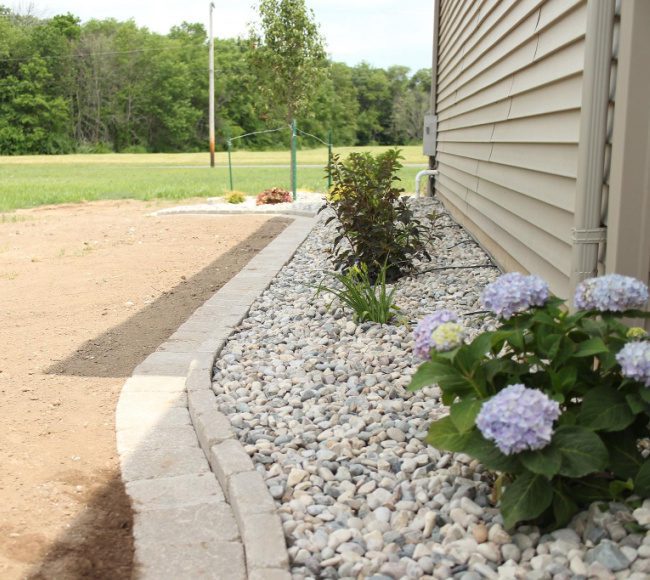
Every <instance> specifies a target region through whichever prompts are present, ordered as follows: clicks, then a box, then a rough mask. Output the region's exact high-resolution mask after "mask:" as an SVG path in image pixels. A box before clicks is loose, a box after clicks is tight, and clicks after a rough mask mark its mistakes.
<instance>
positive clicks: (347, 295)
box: [317, 264, 399, 324]
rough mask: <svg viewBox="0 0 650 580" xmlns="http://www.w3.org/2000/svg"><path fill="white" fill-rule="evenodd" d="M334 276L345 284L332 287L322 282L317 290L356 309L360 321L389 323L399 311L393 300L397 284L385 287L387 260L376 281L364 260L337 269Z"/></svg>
mask: <svg viewBox="0 0 650 580" xmlns="http://www.w3.org/2000/svg"><path fill="white" fill-rule="evenodd" d="M332 276H333V277H334V279H335V280H336V281H337V282H339V283H340V284H341V286H342V288H332V287H330V286H325V285H324V284H323V283H322V282H321V284H320V285H319V286H318V288H317V290H318V293H321V292H323V291H325V292H329V293H330V294H333V295H334V297H335V298H338V299H339V301H340V302H341V303H342V304H343V305H344V306H347V307H348V308H350V309H351V310H352V311H353V312H354V317H355V320H356V321H357V322H366V321H371V322H378V323H380V324H386V323H387V322H390V320H391V319H392V318H393V317H394V316H395V315H396V314H397V313H398V312H399V308H398V307H397V306H396V305H395V304H394V296H395V288H393V289H392V290H390V291H388V289H387V287H386V265H385V264H384V265H383V266H382V267H381V268H380V269H379V273H378V275H377V277H376V279H375V281H374V282H373V281H371V279H370V275H369V273H368V268H367V267H366V265H365V264H360V265H355V266H353V267H352V268H349V269H348V270H347V272H345V273H334V274H332Z"/></svg>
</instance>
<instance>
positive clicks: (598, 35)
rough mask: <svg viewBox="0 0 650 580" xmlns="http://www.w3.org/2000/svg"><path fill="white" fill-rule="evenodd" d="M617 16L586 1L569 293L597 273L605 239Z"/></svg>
mask: <svg viewBox="0 0 650 580" xmlns="http://www.w3.org/2000/svg"><path fill="white" fill-rule="evenodd" d="M614 12H615V0H588V4H587V30H586V36H585V65H584V73H583V94H582V113H581V115H580V140H579V145H578V174H577V180H576V198H575V215H574V228H573V232H572V249H571V278H570V287H569V291H570V295H573V293H574V291H575V288H576V286H577V285H578V283H580V282H581V281H582V280H584V279H586V278H591V277H593V276H595V275H596V274H597V272H598V249H599V246H600V244H603V243H605V241H606V240H607V229H606V228H605V227H603V225H602V202H603V185H604V176H605V148H606V145H607V109H608V107H609V91H610V69H611V63H612V36H613V29H614Z"/></svg>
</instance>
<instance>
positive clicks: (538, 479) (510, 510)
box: [501, 473, 553, 529]
mask: <svg viewBox="0 0 650 580" xmlns="http://www.w3.org/2000/svg"><path fill="white" fill-rule="evenodd" d="M552 501H553V488H552V487H551V486H550V485H549V483H548V480H547V479H546V478H545V477H544V476H542V475H537V474H534V473H524V474H523V475H520V476H519V477H517V479H515V481H514V482H513V483H512V484H510V485H509V486H508V487H507V488H506V491H505V493H504V494H503V497H502V498H501V513H502V514H503V523H504V525H505V527H506V529H511V528H513V527H514V526H515V524H516V523H518V522H522V521H526V520H532V519H534V518H536V517H537V516H539V515H541V514H542V513H543V512H544V510H546V509H547V508H548V507H549V506H550V505H551V502H552Z"/></svg>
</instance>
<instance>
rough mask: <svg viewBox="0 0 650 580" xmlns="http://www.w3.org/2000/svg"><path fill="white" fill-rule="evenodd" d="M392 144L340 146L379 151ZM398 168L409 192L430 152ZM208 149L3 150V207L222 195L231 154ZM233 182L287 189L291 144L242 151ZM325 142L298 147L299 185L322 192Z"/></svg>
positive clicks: (244, 187) (414, 152) (414, 149)
mask: <svg viewBox="0 0 650 580" xmlns="http://www.w3.org/2000/svg"><path fill="white" fill-rule="evenodd" d="M386 149H388V147H356V148H352V147H340V148H336V149H335V150H334V152H335V153H338V154H340V155H341V156H342V157H345V156H346V155H347V154H349V153H350V152H351V151H371V152H373V153H378V152H381V151H384V150H386ZM401 149H402V153H403V155H404V157H405V159H404V161H403V163H405V164H407V165H409V167H404V168H403V169H402V171H401V173H400V177H401V179H402V181H403V186H404V187H405V189H406V190H407V191H412V190H413V189H414V179H415V174H416V173H417V172H418V171H419V170H420V169H421V168H422V167H424V166H425V164H426V162H427V158H426V157H424V156H423V155H422V148H421V147H420V146H409V147H401ZM208 161H209V157H208V155H207V154H206V153H178V154H106V155H53V156H21V157H2V156H0V212H7V211H12V210H15V209H18V208H27V207H34V206H37V205H44V204H55V203H71V202H80V201H93V200H97V199H126V198H130V199H142V200H151V199H185V198H190V197H211V196H219V195H223V194H224V193H227V192H228V191H229V190H230V185H229V178H228V159H227V154H226V153H223V152H220V153H217V156H216V167H215V168H213V169H211V168H210V167H209V166H208ZM232 162H233V182H234V189H235V190H237V191H243V192H245V193H248V194H251V195H255V194H257V193H259V192H260V191H262V190H264V189H266V188H269V187H284V188H286V189H289V182H290V178H289V153H288V152H287V151H261V152H252V151H236V152H234V153H233V156H232ZM326 162H327V150H326V149H309V150H305V151H299V152H298V188H299V189H307V190H311V191H324V190H325V188H326V181H325V178H324V175H325V172H324V166H325V164H326Z"/></svg>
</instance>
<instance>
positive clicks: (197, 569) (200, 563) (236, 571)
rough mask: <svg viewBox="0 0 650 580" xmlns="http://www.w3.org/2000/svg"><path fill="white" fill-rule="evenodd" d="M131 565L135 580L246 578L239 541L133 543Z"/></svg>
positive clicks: (229, 579)
mask: <svg viewBox="0 0 650 580" xmlns="http://www.w3.org/2000/svg"><path fill="white" fill-rule="evenodd" d="M135 565H136V570H137V575H136V576H135V577H137V578H138V579H139V580H186V579H187V580H190V579H191V580H194V579H196V580H246V565H245V563H244V550H243V547H242V545H241V544H240V543H239V542H219V543H207V544H206V543H203V542H201V543H197V544H187V545H175V546H157V545H155V544H145V545H142V544H136V551H135ZM269 580H271V578H269Z"/></svg>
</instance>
